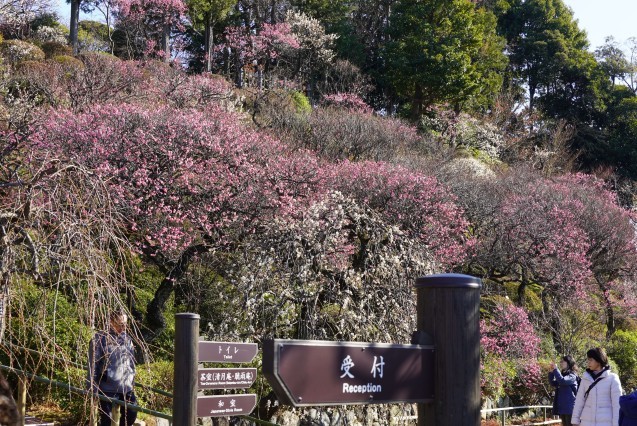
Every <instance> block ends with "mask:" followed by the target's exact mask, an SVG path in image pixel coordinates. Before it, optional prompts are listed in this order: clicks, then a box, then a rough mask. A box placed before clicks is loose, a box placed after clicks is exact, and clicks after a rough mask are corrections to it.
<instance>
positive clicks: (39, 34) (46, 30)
mask: <svg viewBox="0 0 637 426" xmlns="http://www.w3.org/2000/svg"><path fill="white" fill-rule="evenodd" d="M33 38H34V39H35V40H37V41H40V42H42V43H46V42H55V43H60V44H66V35H65V34H64V32H63V31H62V30H61V29H60V28H53V27H48V26H46V25H43V26H41V27H40V28H38V29H37V31H36V32H35V34H34V36H33Z"/></svg>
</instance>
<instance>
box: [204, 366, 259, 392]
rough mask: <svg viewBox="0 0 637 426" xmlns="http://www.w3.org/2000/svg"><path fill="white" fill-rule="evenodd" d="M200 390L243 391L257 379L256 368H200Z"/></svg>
mask: <svg viewBox="0 0 637 426" xmlns="http://www.w3.org/2000/svg"><path fill="white" fill-rule="evenodd" d="M197 374H198V376H199V378H198V386H197V387H198V388H199V389H243V388H249V387H250V386H252V383H254V381H255V380H256V378H257V369H256V368H200V369H199V370H197Z"/></svg>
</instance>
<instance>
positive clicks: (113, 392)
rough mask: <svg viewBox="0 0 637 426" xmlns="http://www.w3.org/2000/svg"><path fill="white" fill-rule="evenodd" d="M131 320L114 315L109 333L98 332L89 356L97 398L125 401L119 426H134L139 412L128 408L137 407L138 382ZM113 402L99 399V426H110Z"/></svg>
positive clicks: (93, 388)
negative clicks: (128, 327)
mask: <svg viewBox="0 0 637 426" xmlns="http://www.w3.org/2000/svg"><path fill="white" fill-rule="evenodd" d="M127 321H128V317H127V315H126V314H125V313H122V312H114V313H112V314H111V316H110V327H109V330H108V332H106V333H104V332H98V333H96V334H95V337H93V340H91V343H90V345H89V354H88V378H87V382H88V387H89V389H92V390H93V392H95V393H96V394H98V395H102V396H107V397H109V398H115V399H119V400H120V401H125V402H126V403H127V404H126V405H122V406H121V409H120V413H121V416H120V421H119V425H120V426H132V425H133V424H134V423H135V420H136V419H137V412H136V411H133V410H132V409H130V407H128V404H136V402H137V400H136V398H135V394H134V393H133V383H134V380H135V349H134V347H133V341H132V340H131V338H130V336H129V335H128V334H127V333H126V323H127ZM112 408H113V403H112V402H110V401H102V400H100V423H99V424H100V426H111V420H112V419H111V412H112Z"/></svg>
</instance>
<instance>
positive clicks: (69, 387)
mask: <svg viewBox="0 0 637 426" xmlns="http://www.w3.org/2000/svg"><path fill="white" fill-rule="evenodd" d="M0 370H4V371H7V372H10V373H14V374H16V375H17V376H18V377H20V378H23V377H27V378H29V379H33V380H35V381H36V382H40V383H45V384H49V385H52V386H55V387H59V388H62V389H65V390H68V391H69V392H73V393H77V394H81V395H91V396H92V397H96V398H99V399H100V400H101V401H110V402H111V403H113V404H115V405H122V406H126V407H128V408H130V409H132V410H135V411H137V412H140V413H146V414H149V415H151V416H155V417H159V418H162V419H166V420H168V421H169V422H170V424H172V421H173V417H172V416H171V415H170V414H166V413H162V412H161V411H155V410H151V409H149V408H144V407H140V406H138V405H134V404H129V403H126V402H124V401H121V400H119V399H113V398H109V397H107V396H104V395H98V394H95V393H94V392H91V391H88V390H86V389H80V388H78V387H75V386H72V385H70V384H68V383H64V382H59V381H57V380H51V379H47V378H46V377H41V376H37V375H35V374H32V373H29V372H27V371H23V370H20V369H17V368H13V367H9V366H7V365H2V364H0ZM151 389H152V388H151ZM18 405H22V406H23V407H24V405H25V402H24V401H18ZM239 417H241V418H243V419H246V420H248V421H251V422H253V423H256V424H259V425H265V426H278V425H277V424H276V423H272V422H268V421H266V420H261V419H257V418H255V417H252V416H239Z"/></svg>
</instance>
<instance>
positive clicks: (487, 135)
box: [456, 115, 504, 159]
mask: <svg viewBox="0 0 637 426" xmlns="http://www.w3.org/2000/svg"><path fill="white" fill-rule="evenodd" d="M456 138H457V139H456V143H457V144H459V145H464V146H467V147H470V148H475V149H478V150H480V151H482V152H483V153H485V154H486V155H488V156H489V157H491V158H493V159H498V158H499V157H500V154H501V153H502V149H503V147H504V137H503V136H502V133H501V132H500V131H499V130H498V128H497V127H496V126H494V125H493V124H491V123H485V122H481V121H479V120H477V119H475V118H473V117H470V116H465V115H463V116H462V117H461V119H460V120H459V122H458V124H457V128H456Z"/></svg>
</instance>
